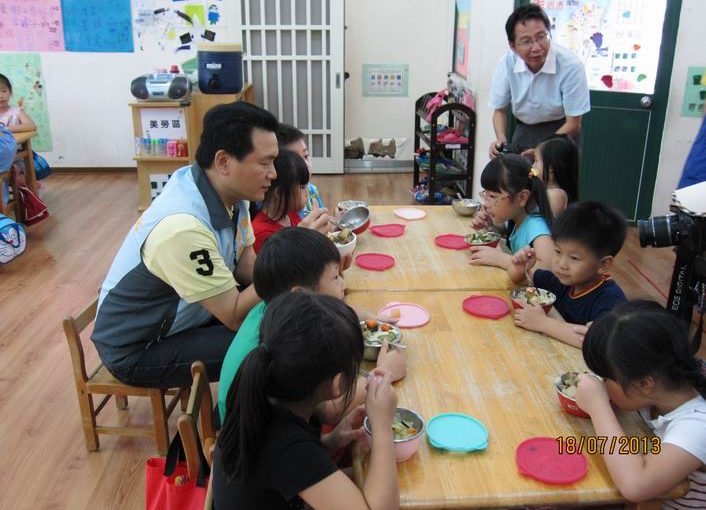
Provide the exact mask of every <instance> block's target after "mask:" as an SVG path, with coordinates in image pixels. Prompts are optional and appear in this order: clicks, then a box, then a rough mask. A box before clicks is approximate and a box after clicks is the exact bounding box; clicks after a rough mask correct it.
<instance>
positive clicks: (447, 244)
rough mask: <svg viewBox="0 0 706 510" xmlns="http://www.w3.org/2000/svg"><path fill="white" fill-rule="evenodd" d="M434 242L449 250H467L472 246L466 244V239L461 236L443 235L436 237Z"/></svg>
mask: <svg viewBox="0 0 706 510" xmlns="http://www.w3.org/2000/svg"><path fill="white" fill-rule="evenodd" d="M434 242H435V243H436V244H437V245H438V246H441V247H442V248H448V249H449V250H465V249H466V248H469V247H470V246H471V245H470V244H468V243H467V242H466V238H465V237H464V236H462V235H459V234H443V235H440V236H436V237H435V238H434Z"/></svg>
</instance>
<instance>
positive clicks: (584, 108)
mask: <svg viewBox="0 0 706 510" xmlns="http://www.w3.org/2000/svg"><path fill="white" fill-rule="evenodd" d="M550 28H551V25H550V23H549V18H548V17H547V15H546V14H545V12H544V11H543V10H542V8H541V7H539V6H537V5H534V4H530V5H523V6H521V7H518V8H517V9H515V11H514V12H513V13H512V14H511V15H510V17H509V18H508V19H507V23H505V32H506V33H507V39H508V42H509V44H510V51H508V52H507V53H506V54H505V55H504V56H503V57H502V58H501V59H500V62H498V65H497V67H496V68H495V73H494V74H493V80H492V82H491V86H490V101H489V103H488V104H489V106H490V107H491V108H492V109H493V110H494V112H493V129H494V130H495V138H496V139H495V141H494V142H493V143H492V144H491V145H490V157H491V158H494V157H496V156H497V155H498V154H499V153H500V150H501V148H502V144H506V143H507V138H506V137H505V132H506V129H507V116H506V112H505V108H506V107H507V105H508V104H511V105H512V112H513V114H514V116H515V119H516V120H517V128H516V129H515V132H514V134H513V137H512V145H514V146H515V147H516V148H517V149H519V150H520V151H523V152H527V153H529V152H530V150H531V149H533V148H534V147H535V146H536V145H537V144H539V143H540V142H543V141H544V140H546V139H548V138H551V137H552V136H553V135H554V134H557V135H559V134H563V135H567V136H569V137H570V138H572V139H574V141H577V140H578V137H579V134H580V132H581V116H582V115H583V114H585V113H587V112H589V111H590V110H591V104H590V99H589V93H588V82H587V81H586V73H585V71H584V68H583V64H581V61H580V60H579V58H578V57H577V56H576V55H574V53H573V52H572V51H571V50H568V49H566V48H564V47H562V46H559V45H558V44H552V43H551V34H550Z"/></svg>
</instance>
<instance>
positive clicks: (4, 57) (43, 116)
mask: <svg viewBox="0 0 706 510" xmlns="http://www.w3.org/2000/svg"><path fill="white" fill-rule="evenodd" d="M0 69H2V74H4V75H5V76H7V78H8V79H9V80H10V83H11V84H12V96H11V97H10V101H9V102H10V106H12V107H14V106H17V107H20V108H22V109H24V111H25V113H26V114H27V115H29V117H31V119H32V120H33V121H34V123H35V124H36V125H37V136H36V137H35V138H34V139H33V140H32V147H33V148H34V150H36V151H49V150H51V149H52V140H51V132H50V131H49V113H48V110H47V101H46V94H45V91H44V74H43V73H42V65H41V61H40V58H39V54H38V53H0Z"/></svg>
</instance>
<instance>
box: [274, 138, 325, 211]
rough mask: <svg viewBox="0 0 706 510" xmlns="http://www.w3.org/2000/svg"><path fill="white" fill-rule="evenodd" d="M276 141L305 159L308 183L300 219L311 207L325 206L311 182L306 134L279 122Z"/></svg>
mask: <svg viewBox="0 0 706 510" xmlns="http://www.w3.org/2000/svg"><path fill="white" fill-rule="evenodd" d="M277 141H278V142H279V145H280V147H284V148H285V149H287V150H290V151H292V152H296V153H297V154H299V155H300V156H301V157H302V158H304V161H306V166H307V168H308V169H309V183H308V184H307V188H306V203H305V204H304V207H303V208H302V210H301V211H300V213H299V214H300V216H301V217H302V219H304V218H305V217H306V216H308V215H309V213H310V212H311V210H312V209H315V208H319V209H324V208H326V205H325V204H324V201H323V200H322V199H321V195H319V190H318V189H317V188H316V186H314V184H313V183H312V182H311V172H312V167H311V156H310V155H309V147H307V145H306V135H305V134H304V133H302V132H301V131H299V130H298V129H297V128H295V127H294V126H290V125H289V124H280V125H279V129H277Z"/></svg>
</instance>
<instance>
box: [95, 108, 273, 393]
mask: <svg viewBox="0 0 706 510" xmlns="http://www.w3.org/2000/svg"><path fill="white" fill-rule="evenodd" d="M203 123H204V126H203V133H202V135H201V142H200V145H199V148H198V151H197V153H196V162H195V163H194V164H193V165H189V166H185V167H183V168H180V169H179V170H177V171H176V172H175V173H174V174H173V175H172V177H171V178H170V180H169V182H168V183H167V185H166V186H165V187H164V190H163V192H162V193H161V195H160V196H159V197H157V198H156V199H155V200H154V202H152V205H151V206H150V207H149V208H148V209H147V210H146V211H145V212H144V213H143V214H142V216H141V217H140V218H139V219H138V220H137V222H136V223H135V225H134V226H133V228H132V229H131V231H130V232H129V233H128V235H127V237H126V238H125V241H123V244H122V246H121V247H120V250H119V251H118V254H117V255H116V257H115V259H114V260H113V264H112V266H111V268H110V270H109V272H108V275H107V277H106V279H105V281H104V282H103V285H102V287H101V291H100V298H99V303H98V314H97V317H96V323H95V328H94V331H93V335H92V339H93V342H94V343H95V345H96V349H97V350H98V353H99V355H100V357H101V359H102V361H103V362H104V363H105V365H106V367H107V368H108V369H109V370H110V371H111V373H112V374H113V375H115V377H117V378H118V379H120V380H121V381H123V382H125V383H127V384H131V385H135V386H147V387H161V388H172V387H183V386H188V385H189V384H190V383H191V373H190V366H191V363H192V362H193V361H195V360H201V361H203V362H204V363H205V365H206V368H207V371H208V374H209V378H211V379H212V380H217V379H218V377H219V375H220V371H221V364H222V362H223V358H224V357H225V354H226V351H227V350H228V346H229V345H230V342H231V341H232V339H233V336H234V333H233V332H234V330H237V329H238V327H239V326H240V324H241V323H242V321H243V319H244V318H245V316H246V315H247V314H248V312H249V311H250V309H251V308H252V307H253V306H254V305H255V304H257V303H258V302H259V301H260V298H259V297H258V296H257V294H256V292H255V289H254V287H253V285H252V284H251V283H252V271H253V264H254V261H255V253H254V251H253V243H254V241H255V238H254V236H253V231H252V227H251V225H250V215H249V214H248V202H249V201H257V200H262V199H263V198H264V196H265V192H266V191H267V189H268V188H269V187H270V184H271V183H272V181H273V180H274V179H275V177H276V176H277V173H276V171H275V168H274V166H273V161H274V159H275V158H276V157H277V154H278V148H277V137H276V135H275V132H276V131H277V127H278V123H277V119H275V117H274V116H273V115H272V114H270V113H269V112H267V111H265V110H263V109H262V108H259V107H257V106H254V105H251V104H248V103H245V102H237V103H232V104H227V105H219V106H216V107H214V108H213V109H211V110H210V111H209V112H208V113H207V114H206V115H205V117H204V121H203ZM239 287H240V288H241V289H243V287H244V289H243V290H238V288H239Z"/></svg>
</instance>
